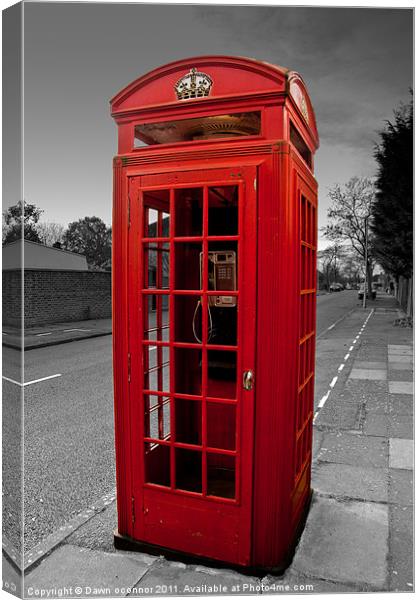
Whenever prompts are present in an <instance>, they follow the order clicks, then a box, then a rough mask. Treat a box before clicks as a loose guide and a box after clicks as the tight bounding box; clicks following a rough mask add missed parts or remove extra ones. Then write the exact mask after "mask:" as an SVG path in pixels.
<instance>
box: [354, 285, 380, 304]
mask: <svg viewBox="0 0 420 600" xmlns="http://www.w3.org/2000/svg"><path fill="white" fill-rule="evenodd" d="M364 293H365V284H364V283H362V284H361V285H360V288H359V293H358V296H357V297H358V298H359V300H363V296H364ZM366 297H368V291H367V289H366ZM375 298H376V290H375V289H373V286H372V300H375Z"/></svg>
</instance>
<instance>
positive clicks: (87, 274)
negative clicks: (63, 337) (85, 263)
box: [3, 270, 111, 327]
mask: <svg viewBox="0 0 420 600" xmlns="http://www.w3.org/2000/svg"><path fill="white" fill-rule="evenodd" d="M19 277H20V272H19V271H4V272H3V323H5V324H6V325H12V326H17V325H18V322H19V306H17V307H16V308H15V306H14V302H15V299H16V296H15V294H16V293H17V285H16V281H15V279H19ZM24 286H25V327H32V326H34V325H42V324H44V323H60V322H65V321H82V320H84V319H103V318H109V317H110V316H111V273H109V272H99V271H41V270H39V271H37V270H30V271H29V270H28V271H25V280H24Z"/></svg>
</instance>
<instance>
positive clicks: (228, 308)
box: [207, 295, 238, 346]
mask: <svg viewBox="0 0 420 600" xmlns="http://www.w3.org/2000/svg"><path fill="white" fill-rule="evenodd" d="M208 299H209V300H208V304H209V306H208V311H209V313H208V319H207V324H208V335H207V343H208V344H214V345H219V346H235V345H236V343H237V321H238V309H237V306H236V300H237V299H236V297H235V296H215V295H209V296H208ZM222 302H224V303H225V304H222ZM231 302H235V306H232V305H231V304H229V303H231Z"/></svg>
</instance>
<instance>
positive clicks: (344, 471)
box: [312, 463, 388, 502]
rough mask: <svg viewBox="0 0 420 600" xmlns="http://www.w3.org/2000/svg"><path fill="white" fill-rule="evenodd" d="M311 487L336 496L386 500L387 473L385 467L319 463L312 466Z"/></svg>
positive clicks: (374, 500)
mask: <svg viewBox="0 0 420 600" xmlns="http://www.w3.org/2000/svg"><path fill="white" fill-rule="evenodd" d="M312 488H313V489H314V490H315V492H318V493H320V494H325V495H329V496H335V497H337V498H353V499H356V500H370V501H372V502H387V500H388V473H387V470H386V469H375V468H371V467H359V466H354V465H344V464H334V463H321V464H316V465H314V466H313V468H312Z"/></svg>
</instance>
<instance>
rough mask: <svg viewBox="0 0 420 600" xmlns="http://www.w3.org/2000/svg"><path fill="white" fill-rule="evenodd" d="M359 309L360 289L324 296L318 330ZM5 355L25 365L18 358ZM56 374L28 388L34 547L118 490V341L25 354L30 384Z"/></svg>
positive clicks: (28, 489) (30, 543)
mask: <svg viewBox="0 0 420 600" xmlns="http://www.w3.org/2000/svg"><path fill="white" fill-rule="evenodd" d="M355 305H357V295H356V292H353V291H349V292H347V291H346V292H339V293H335V294H329V295H326V296H320V297H319V298H318V317H317V319H318V331H320V330H321V331H322V330H323V329H325V328H326V327H328V326H329V325H332V324H333V323H334V322H335V321H337V320H338V319H340V317H342V316H344V315H346V314H347V313H348V312H349V311H350V310H351V309H352V308H353V307H354V306H355ZM352 326H353V325H352ZM332 331H333V330H332ZM5 352H6V353H7V354H8V356H9V358H10V361H9V360H8V361H7V363H8V364H11V365H13V364H15V367H16V368H17V366H18V361H17V360H15V359H16V356H17V355H18V353H17V352H16V351H14V350H12V349H5ZM336 362H337V358H336V357H332V364H331V365H330V363H328V369H329V368H331V369H334V368H335V369H336V368H337V365H336ZM322 373H323V369H322V368H321V369H319V370H318V373H317V377H321V378H322V377H323V375H322ZM4 374H5V375H9V376H10V377H12V378H13V375H15V376H16V374H15V372H13V374H10V373H8V372H7V371H6V372H5V373H4ZM54 374H61V376H60V377H57V378H55V379H50V380H46V381H41V382H39V383H35V384H33V385H29V386H27V387H25V411H24V418H25V421H24V422H25V432H24V433H25V453H24V457H25V463H24V464H25V523H26V532H25V535H26V538H25V544H26V550H30V549H31V548H33V547H34V546H35V545H36V544H38V543H39V542H40V541H42V540H43V539H45V538H46V537H47V536H48V535H49V534H51V533H52V532H54V531H55V530H57V529H58V528H59V527H60V526H62V525H63V523H66V522H67V521H69V520H70V519H71V518H72V517H74V516H75V515H77V514H78V513H79V512H80V511H82V510H84V509H85V508H87V507H88V506H89V505H90V504H91V503H93V502H95V501H96V500H98V498H100V497H102V496H103V495H104V494H106V493H108V492H110V490H112V489H113V488H114V485H115V475H114V437H113V389H112V356H111V336H110V335H108V336H105V337H97V338H93V339H85V340H80V341H74V342H72V343H65V344H59V345H54V346H51V347H45V348H37V349H34V350H30V351H28V352H25V382H29V381H33V380H37V379H40V378H43V377H48V376H51V375H54ZM328 376H329V375H328ZM8 385H10V386H12V387H13V384H10V383H8ZM5 534H7V531H5ZM11 537H13V536H11Z"/></svg>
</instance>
